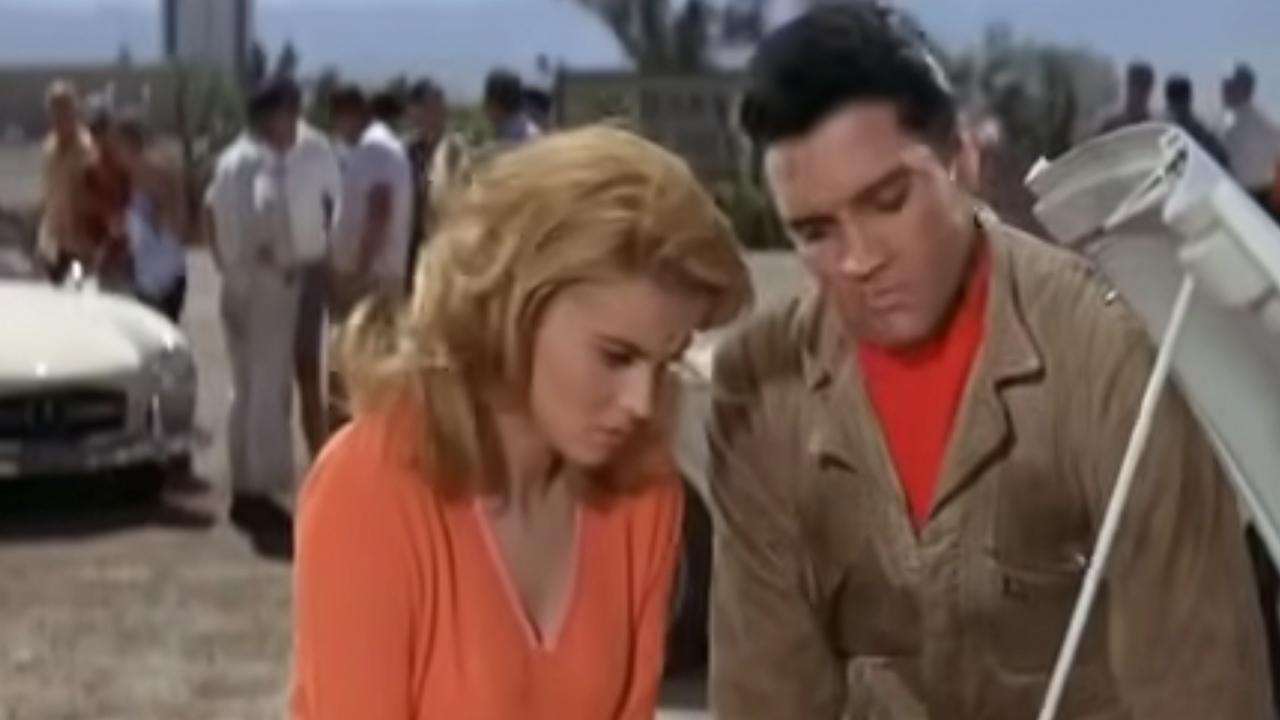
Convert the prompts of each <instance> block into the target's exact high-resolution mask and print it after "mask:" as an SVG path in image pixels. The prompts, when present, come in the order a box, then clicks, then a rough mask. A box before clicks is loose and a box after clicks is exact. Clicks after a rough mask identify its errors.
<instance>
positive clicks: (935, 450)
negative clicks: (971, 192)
mask: <svg viewBox="0 0 1280 720" xmlns="http://www.w3.org/2000/svg"><path fill="white" fill-rule="evenodd" d="M990 279H991V252H990V249H989V248H988V247H987V245H986V243H985V242H983V243H981V245H980V246H979V248H978V257H977V258H976V260H975V265H974V269H973V274H972V276H971V277H970V279H969V283H968V286H967V287H966V288H965V290H964V294H963V296H962V297H961V298H960V305H959V307H957V308H956V313H955V315H954V316H953V317H952V319H951V321H950V323H949V324H948V325H947V327H946V328H945V329H944V330H943V332H942V333H941V334H940V335H939V336H937V337H936V338H933V339H932V340H929V341H928V342H926V343H925V344H923V345H919V346H916V347H912V348H911V349H909V350H885V349H882V348H876V347H873V346H871V345H868V344H866V343H859V345H858V360H859V362H860V363H861V366H862V375H863V381H864V382H865V383H866V387H867V394H868V396H869V397H870V399H871V406H872V408H873V409H874V410H875V412H876V416H877V417H878V418H879V420H880V428H881V432H883V433H884V437H885V443H886V445H887V446H888V449H889V456H890V458H891V459H892V461H893V464H894V467H895V469H896V470H897V472H898V479H899V480H900V481H901V482H902V489H903V492H904V494H905V495H906V498H907V506H908V507H907V509H908V510H909V511H910V513H911V519H912V521H913V522H914V523H915V526H916V528H921V527H923V526H924V524H925V522H926V521H928V519H929V510H930V508H931V506H932V504H933V495H934V491H935V489H936V488H937V484H938V474H939V472H940V471H941V469H942V460H943V455H944V454H945V453H946V449H947V443H948V442H949V441H950V439H951V430H952V428H953V426H954V424H955V418H956V413H957V412H958V411H959V408H960V400H961V397H962V396H963V394H964V389H965V385H966V384H967V383H968V380H969V371H970V370H971V369H972V367H973V360H974V358H975V357H976V356H977V354H978V347H979V346H980V345H981V343H982V337H983V334H984V332H985V330H986V307H987V293H988V289H989V287H988V286H989V285H990Z"/></svg>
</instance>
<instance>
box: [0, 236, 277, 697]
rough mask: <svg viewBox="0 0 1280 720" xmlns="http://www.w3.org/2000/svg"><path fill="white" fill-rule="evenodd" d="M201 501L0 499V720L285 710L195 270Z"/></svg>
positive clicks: (31, 494) (87, 492)
mask: <svg viewBox="0 0 1280 720" xmlns="http://www.w3.org/2000/svg"><path fill="white" fill-rule="evenodd" d="M192 280H193V287H192V293H191V298H192V304H191V308H190V311H189V313H188V317H187V323H186V324H187V326H188V332H189V334H190V335H191V338H192V342H193V344H194V346H195V349H196V353H197V356H198V358H199V360H200V370H201V388H200V390H201V398H200V401H201V402H200V408H201V410H200V423H201V427H202V428H203V429H204V434H205V436H206V438H205V440H206V441H205V442H204V443H203V444H202V447H201V450H200V452H199V453H198V455H197V462H196V469H197V473H198V475H199V476H200V477H202V478H204V480H205V482H206V483H207V486H208V487H207V488H205V489H201V488H195V489H194V491H190V492H184V493H182V494H180V495H179V494H175V495H174V496H173V497H172V498H170V499H169V501H168V502H165V503H162V504H155V505H152V504H140V503H138V502H137V501H136V500H132V499H130V498H129V497H128V496H127V494H125V493H121V492H118V491H117V489H116V486H114V485H110V486H109V485H108V484H107V482H108V480H109V479H108V478H75V479H68V481H67V482H63V483H57V484H52V483H50V484H46V485H44V486H41V487H31V486H22V487H18V486H0V638H3V641H2V642H0V720H64V719H65V720H73V719H74V720H81V719H84V718H95V719H97V720H125V719H126V718H128V719H129V720H152V719H155V720H161V719H162V718H163V719H166V720H187V719H190V720H267V718H279V717H281V716H282V714H283V713H282V711H283V707H284V706H283V688H284V681H285V676H286V668H287V661H288V652H289V568H288V566H287V565H283V564H278V563H272V562H269V561H266V560H262V559H259V558H258V557H256V556H255V555H254V554H253V552H252V551H251V549H250V547H249V545H248V543H247V542H246V541H244V540H243V539H242V538H241V537H240V536H239V535H237V534H236V533H234V532H232V531H231V530H230V529H229V528H228V527H227V526H226V524H225V523H224V522H223V521H222V515H223V507H224V506H225V489H224V486H225V478H226V470H225V467H226V466H225V462H224V461H223V460H222V457H223V451H222V441H221V435H222V433H221V432H220V430H221V427H222V424H223V421H224V418H225V414H226V405H227V403H226V387H227V385H226V382H227V377H226V363H225V362H224V361H223V354H222V347H221V337H220V333H219V332H218V327H217V322H216V320H215V316H214V311H213V305H214V302H213V298H215V297H216V287H215V282H216V281H215V279H214V273H213V271H212V268H211V266H210V263H209V262H208V259H207V258H204V257H197V258H195V259H194V261H193V275H192Z"/></svg>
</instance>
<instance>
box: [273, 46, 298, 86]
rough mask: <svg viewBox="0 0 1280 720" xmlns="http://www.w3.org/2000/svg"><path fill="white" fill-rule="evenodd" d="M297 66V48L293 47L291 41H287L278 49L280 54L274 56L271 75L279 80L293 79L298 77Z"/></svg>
mask: <svg viewBox="0 0 1280 720" xmlns="http://www.w3.org/2000/svg"><path fill="white" fill-rule="evenodd" d="M298 64H299V56H298V48H296V47H294V45H293V41H292V40H287V41H285V44H284V45H283V46H282V47H281V48H280V54H279V55H276V64H275V67H274V68H273V69H272V70H271V74H272V75H274V76H275V77H280V78H295V77H297V76H298Z"/></svg>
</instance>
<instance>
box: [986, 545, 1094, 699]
mask: <svg viewBox="0 0 1280 720" xmlns="http://www.w3.org/2000/svg"><path fill="white" fill-rule="evenodd" d="M985 562H986V564H987V566H988V567H987V572H986V573H984V574H985V575H986V576H987V578H988V583H987V584H988V588H987V593H985V594H986V595H987V598H988V602H989V607H988V608H986V610H985V612H984V613H983V614H984V615H985V616H986V618H987V624H988V637H987V641H988V642H987V644H988V646H989V648H990V649H991V655H992V658H991V659H992V661H993V662H994V664H995V665H996V667H997V668H998V669H999V670H1000V671H1002V672H1005V673H1012V674H1015V675H1030V676H1044V677H1046V678H1047V677H1048V676H1049V674H1050V673H1051V672H1052V671H1053V665H1054V662H1055V661H1056V660H1057V657H1058V652H1059V651H1060V649H1061V648H1062V643H1063V641H1064V640H1065V639H1066V635H1067V626H1068V625H1069V624H1070V622H1071V613H1072V611H1073V610H1074V609H1075V604H1076V600H1077V598H1078V597H1079V595H1080V589H1081V587H1082V585H1083V584H1084V574H1085V569H1086V567H1087V561H1086V560H1084V559H1083V558H1072V559H1069V560H1064V561H1060V562H1054V563H1052V564H1049V563H1045V564H1038V565H1031V564H1028V563H1019V562H1011V561H1009V560H1007V559H1004V558H1001V557H1000V556H999V554H998V552H995V551H989V552H988V554H987V557H986V558H985ZM1101 615H1102V614H1101V613H1095V615H1094V617H1092V618H1091V619H1090V626H1091V627H1090V628H1089V629H1088V630H1087V631H1086V633H1085V635H1086V637H1085V643H1084V644H1083V645H1082V647H1081V652H1080V654H1079V656H1078V657H1079V660H1078V662H1087V661H1088V660H1089V659H1090V658H1091V657H1092V653H1093V652H1095V651H1096V649H1097V648H1096V646H1097V644H1098V643H1097V642H1096V638H1095V637H1094V636H1097V635H1098V632H1097V630H1098V629H1099V628H1098V627H1096V625H1097V624H1098V623H1099V622H1104V621H1103V620H1101Z"/></svg>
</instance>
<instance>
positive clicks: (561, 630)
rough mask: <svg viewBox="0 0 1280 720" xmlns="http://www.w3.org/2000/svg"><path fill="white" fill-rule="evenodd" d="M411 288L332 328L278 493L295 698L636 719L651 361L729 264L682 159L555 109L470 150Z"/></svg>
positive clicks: (669, 496) (564, 719) (431, 712)
mask: <svg viewBox="0 0 1280 720" xmlns="http://www.w3.org/2000/svg"><path fill="white" fill-rule="evenodd" d="M415 287H416V288H417V290H416V292H415V294H414V296H413V298H412V299H411V300H410V302H408V303H407V304H406V305H405V307H403V308H400V309H398V310H396V311H394V312H392V311H389V310H386V309H383V310H379V309H377V308H373V307H366V308H365V309H363V310H361V311H358V312H357V313H356V314H355V315H354V316H353V318H352V319H351V321H350V324H349V326H348V327H347V328H346V329H345V330H344V334H343V336H342V337H341V338H340V340H339V352H340V358H341V359H340V365H341V367H342V370H343V372H344V373H345V376H346V379H347V382H348V384H349V387H350V389H351V397H352V400H353V402H354V404H355V419H354V420H353V422H352V423H351V424H349V425H348V426H347V427H346V428H345V429H344V430H343V431H342V432H341V433H340V434H339V435H338V436H337V437H336V438H335V439H334V440H333V441H332V442H331V444H330V446H329V447H328V448H327V449H326V450H325V452H324V453H322V455H321V457H320V459H319V461H318V463H317V465H316V467H315V469H314V471H313V472H312V475H311V477H310V478H309V480H308V482H307V484H306V486H305V488H304V490H303V495H302V499H301V504H300V509H299V525H298V540H299V546H298V558H297V565H296V578H295V582H296V603H297V607H296V616H295V620H294V622H295V640H296V646H295V659H294V662H295V666H294V675H293V683H292V714H293V717H294V718H295V719H298V720H303V719H305V720H435V719H436V718H449V719H450V720H514V719H516V718H519V719H520V720H544V719H545V720H640V719H641V718H645V719H649V718H652V717H654V713H655V705H656V695H657V691H658V684H659V678H660V676H661V674H662V662H663V640H664V635H665V626H666V609H667V603H668V594H669V589H670V583H671V574H672V570H673V566H674V563H675V561H676V555H677V550H678V544H679V532H680V526H681V513H682V509H683V508H682V506H681V502H682V500H681V499H682V493H681V487H680V483H679V479H678V478H677V476H676V475H675V473H674V470H673V466H672V464H671V461H670V459H669V457H668V447H669V442H670V431H671V424H672V422H673V420H674V418H673V417H672V415H671V413H672V410H673V409H674V405H673V403H672V402H671V401H672V394H673V391H674V388H673V387H672V386H671V382H673V381H672V380H670V379H669V366H670V365H671V364H672V363H674V362H676V361H677V360H678V359H679V357H680V355H681V353H682V351H683V350H684V348H685V346H686V345H687V343H688V342H689V338H690V336H691V334H692V333H693V332H694V331H695V330H698V329H704V328H710V327H713V326H716V325H719V324H722V323H724V322H726V321H728V320H729V319H730V318H732V317H734V316H735V315H737V314H738V313H739V312H740V311H742V310H743V309H744V307H745V306H746V305H747V303H748V301H749V297H750V285H749V280H748V276H747V271H746V268H745V267H744V264H743V262H742V260H741V258H740V256H739V254H738V252H737V250H736V247H735V243H734V240H733V237H732V234H731V231H730V228H729V226H728V224H727V223H726V220H725V218H724V217H723V216H722V215H721V214H720V212H719V211H718V210H717V209H716V207H715V205H714V203H713V201H712V200H711V198H710V197H709V196H708V195H707V194H706V193H705V192H704V191H703V190H702V189H701V188H700V186H699V185H698V183H697V181H696V180H695V179H694V177H693V176H692V175H691V174H690V172H689V170H688V168H687V167H686V166H685V165H684V164H683V163H682V162H681V161H680V160H678V159H676V158H675V157H674V156H672V155H670V154H669V153H667V152H666V151H664V150H662V149H660V148H659V147H657V146H655V145H653V144H651V143H649V142H647V141H645V140H642V139H640V138H639V137H636V136H634V135H631V134H629V133H626V132H624V131H621V130H614V129H608V128H591V129H584V130H576V131H572V132H566V133H563V134H558V135H553V136H549V137H547V138H544V139H541V140H538V141H536V142H533V143H530V144H528V145H526V146H522V147H520V148H516V149H513V150H510V151H509V152H508V153H505V154H503V155H501V156H500V157H497V158H495V159H494V160H493V161H491V162H488V163H486V164H485V165H484V166H483V167H481V168H479V169H478V170H477V172H476V176H475V177H474V178H473V182H471V183H470V184H469V185H468V187H467V188H465V189H464V190H462V191H460V194H459V195H457V196H456V197H455V198H454V199H453V200H451V205H450V206H449V208H448V211H447V212H445V213H444V215H443V217H442V218H441V225H440V226H439V227H438V231H437V233H436V236H435V237H434V238H433V239H432V241H431V243H430V244H428V245H427V247H426V250H425V252H424V257H423V258H422V261H421V263H420V265H419V268H418V277H417V282H416V284H415Z"/></svg>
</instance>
